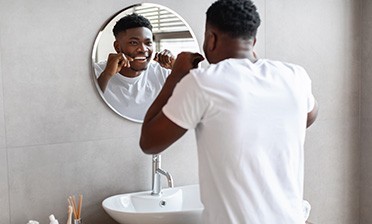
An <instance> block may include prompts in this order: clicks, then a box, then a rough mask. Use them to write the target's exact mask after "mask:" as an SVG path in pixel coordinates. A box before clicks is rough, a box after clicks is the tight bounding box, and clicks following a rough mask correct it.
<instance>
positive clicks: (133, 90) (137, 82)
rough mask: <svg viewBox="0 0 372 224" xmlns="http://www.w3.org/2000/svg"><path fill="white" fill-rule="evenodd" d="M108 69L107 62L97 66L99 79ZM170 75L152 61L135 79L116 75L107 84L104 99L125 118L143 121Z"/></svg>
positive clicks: (96, 71) (166, 70)
mask: <svg viewBox="0 0 372 224" xmlns="http://www.w3.org/2000/svg"><path fill="white" fill-rule="evenodd" d="M105 67H106V61H104V62H100V63H97V64H95V73H96V76H97V78H98V77H99V76H100V74H101V73H102V71H103V70H104V69H105ZM169 74H170V70H169V69H165V68H163V67H161V66H160V64H159V63H157V62H154V61H151V62H150V63H149V65H148V68H147V69H146V70H145V71H143V72H142V73H141V74H140V75H139V76H137V77H134V78H129V77H125V76H123V75H121V74H119V73H117V74H115V75H114V76H113V77H112V78H111V79H110V81H109V82H108V84H107V87H106V90H105V92H104V93H103V98H104V100H105V101H106V102H107V104H109V105H110V107H111V108H112V109H113V110H115V111H116V112H117V113H119V114H121V115H122V116H124V117H127V118H130V119H132V120H136V121H143V119H144V117H145V114H146V112H147V109H148V108H149V107H150V105H151V104H152V102H153V101H154V100H155V98H156V97H157V95H158V94H159V92H160V90H161V88H162V87H163V84H164V82H165V80H166V78H167V77H168V75H169Z"/></svg>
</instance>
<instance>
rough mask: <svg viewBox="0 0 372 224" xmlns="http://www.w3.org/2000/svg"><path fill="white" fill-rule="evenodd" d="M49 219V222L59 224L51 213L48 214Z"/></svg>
mask: <svg viewBox="0 0 372 224" xmlns="http://www.w3.org/2000/svg"><path fill="white" fill-rule="evenodd" d="M49 221H50V224H59V223H58V220H57V219H56V218H55V217H54V215H53V214H51V215H50V216H49Z"/></svg>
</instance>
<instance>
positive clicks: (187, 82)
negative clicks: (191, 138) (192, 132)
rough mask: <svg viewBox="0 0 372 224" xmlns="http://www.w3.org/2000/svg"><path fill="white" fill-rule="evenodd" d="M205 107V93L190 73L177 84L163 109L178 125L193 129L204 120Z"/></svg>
mask: <svg viewBox="0 0 372 224" xmlns="http://www.w3.org/2000/svg"><path fill="white" fill-rule="evenodd" d="M205 108H206V100H205V96H204V93H202V91H201V88H200V86H199V85H198V83H197V81H196V79H195V77H194V76H193V75H192V74H188V75H187V76H185V77H184V78H183V79H182V80H181V81H180V82H179V83H178V84H177V85H176V87H175V89H174V90H173V94H172V96H171V97H170V98H169V100H168V102H167V104H166V105H165V106H164V107H163V109H162V111H163V113H164V114H165V116H166V117H167V118H168V119H170V120H171V121H172V122H174V123H175V124H177V125H178V126H180V127H182V128H185V129H193V128H195V127H196V125H197V124H198V123H199V122H200V121H201V120H202V117H203V114H204V111H205Z"/></svg>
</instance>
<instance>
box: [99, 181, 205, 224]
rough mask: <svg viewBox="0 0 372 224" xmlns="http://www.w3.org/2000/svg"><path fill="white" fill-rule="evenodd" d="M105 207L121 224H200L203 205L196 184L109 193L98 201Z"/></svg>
mask: <svg viewBox="0 0 372 224" xmlns="http://www.w3.org/2000/svg"><path fill="white" fill-rule="evenodd" d="M102 206H103V208H104V209H105V211H106V212H107V213H108V214H109V215H110V216H111V217H112V218H113V219H115V220H116V221H117V222H119V223H121V224H175V223H177V224H201V223H202V221H201V213H202V211H203V209H204V207H203V204H202V203H201V202H200V195H199V185H187V186H181V187H174V188H166V189H163V190H162V194H161V195H159V196H154V195H151V191H143V192H136V193H128V194H120V195H115V196H111V197H109V198H107V199H105V200H104V201H103V202H102Z"/></svg>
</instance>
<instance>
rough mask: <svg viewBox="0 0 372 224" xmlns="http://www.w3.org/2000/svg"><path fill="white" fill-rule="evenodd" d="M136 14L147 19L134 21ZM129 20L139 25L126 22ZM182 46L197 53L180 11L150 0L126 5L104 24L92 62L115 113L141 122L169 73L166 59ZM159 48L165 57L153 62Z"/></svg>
mask: <svg viewBox="0 0 372 224" xmlns="http://www.w3.org/2000/svg"><path fill="white" fill-rule="evenodd" d="M133 13H135V14H133ZM137 14H138V15H139V17H142V18H144V19H141V18H139V19H138V18H135V21H134V22H133V20H132V19H133V18H132V17H136V15H137ZM123 17H125V19H123ZM138 20H140V22H139V23H140V25H138ZM147 22H149V23H150V24H151V26H150V27H149V26H148V25H146V24H147ZM128 23H134V24H135V25H134V26H131V25H129V27H128V25H127V24H128ZM123 24H124V25H123ZM151 27H152V29H151ZM113 30H114V31H115V32H113ZM114 33H115V34H114ZM182 51H192V52H199V46H198V43H197V41H196V38H195V36H194V34H193V32H192V30H191V29H190V27H189V26H188V24H187V23H186V22H185V21H184V20H183V19H182V18H181V17H180V16H179V15H177V14H176V13H175V12H173V11H171V10H170V9H168V8H166V7H164V6H161V5H157V4H152V3H143V4H138V5H133V6H130V7H128V8H125V9H123V10H121V11H120V12H118V13H116V14H115V15H114V16H112V17H111V18H110V19H109V20H108V21H107V22H106V23H105V24H104V26H103V27H102V29H101V30H100V31H99V33H98V35H97V37H96V40H95V42H94V46H93V50H92V64H93V68H94V74H93V77H94V81H95V83H96V87H97V90H98V91H99V93H100V95H101V97H102V98H103V100H104V101H105V102H106V104H107V105H108V106H109V107H110V108H111V109H112V110H113V111H115V112H116V113H117V114H119V115H120V116H122V117H124V118H126V119H129V120H131V121H135V122H142V121H143V118H144V116H145V114H146V111H147V109H148V107H149V106H150V105H151V103H152V102H153V101H154V99H155V98H156V96H157V95H158V93H159V92H160V89H161V87H162V85H163V83H164V82H165V79H166V77H167V76H168V75H169V73H170V68H171V65H172V63H165V62H164V61H167V62H168V60H170V62H173V60H174V56H176V55H177V54H178V53H180V52H182ZM156 52H161V54H160V55H161V56H159V59H158V60H156V61H155V60H154V56H155V53H156ZM169 52H170V53H169ZM158 61H159V62H158Z"/></svg>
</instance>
